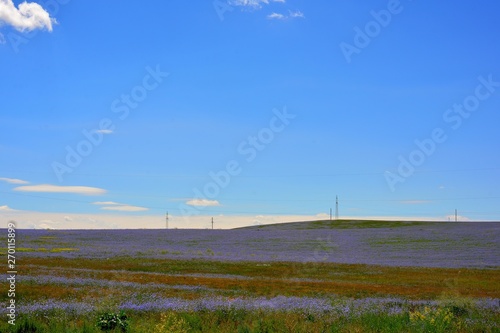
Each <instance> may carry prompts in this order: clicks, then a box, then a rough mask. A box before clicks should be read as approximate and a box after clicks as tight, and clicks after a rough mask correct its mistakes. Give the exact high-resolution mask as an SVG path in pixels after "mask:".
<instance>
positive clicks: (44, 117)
mask: <svg viewBox="0 0 500 333" xmlns="http://www.w3.org/2000/svg"><path fill="white" fill-rule="evenodd" d="M28 9H29V10H28ZM499 10H500V4H497V3H496V2H493V1H476V2H474V3H469V2H458V3H453V4H451V3H442V2H440V3H435V2H430V1H409V0H407V1H403V0H402V1H396V0H391V1H376V2H370V3H369V4H367V3H365V2H364V1H320V2H310V1H309V2H307V1H299V0H280V1H272V0H269V1H262V0H216V1H210V0H209V1H200V2H196V3H192V2H186V1H151V2H148V3H145V4H140V5H138V4H132V3H128V2H123V1H107V2H106V4H105V5H103V4H102V3H101V2H96V1H76V0H69V1H68V0H64V1H63V0H52V1H45V2H44V1H39V2H29V3H25V4H20V2H19V1H14V2H12V1H11V0H0V66H1V70H2V75H1V76H0V88H1V92H2V93H1V99H0V214H1V215H2V216H3V219H5V220H6V219H14V220H16V221H18V223H19V224H20V225H21V226H22V227H53V228H96V227H106V228H107V227H124V228H132V227H140V228H148V227H151V228H153V227H156V228H157V227H162V226H164V223H165V221H164V214H165V212H166V211H168V212H169V217H170V224H171V225H170V226H171V227H178V228H184V227H200V228H204V227H208V226H209V225H210V223H209V221H210V218H211V217H212V216H214V217H215V219H216V221H217V225H216V227H220V228H228V227H233V226H237V225H248V224H256V223H270V222H280V221H288V220H301V219H315V218H327V217H328V215H329V210H330V208H333V209H335V198H336V196H337V195H338V196H339V210H340V211H339V213H340V216H341V217H364V218H386V217H392V218H409V219H413V218H418V219H438V220H446V219H448V218H449V217H451V216H452V215H453V214H454V210H455V209H458V215H459V218H460V219H461V220H467V219H469V220H499V219H500V208H499V207H500V205H499V203H500V190H499V189H498V185H499V183H500V155H499V153H498V151H499V146H500V131H498V124H499V121H500V114H499V111H500V64H499V62H498V59H499V58H500V48H499V46H498V43H497V42H496V37H497V33H498V25H497V15H496V14H497V13H498V12H499ZM26 12H31V13H32V16H31V17H28V16H26V14H25V13H26ZM452 218H453V219H454V217H452Z"/></svg>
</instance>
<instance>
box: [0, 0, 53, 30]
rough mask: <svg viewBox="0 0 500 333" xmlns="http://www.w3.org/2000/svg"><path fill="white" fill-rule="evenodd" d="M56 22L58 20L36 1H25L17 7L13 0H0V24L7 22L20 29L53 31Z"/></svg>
mask: <svg viewBox="0 0 500 333" xmlns="http://www.w3.org/2000/svg"><path fill="white" fill-rule="evenodd" d="M56 23H57V21H56V20H55V19H54V18H51V17H50V15H49V13H48V12H47V11H46V10H45V9H44V8H43V7H42V6H40V5H39V4H37V3H35V2H26V1H24V2H22V3H20V4H19V7H17V8H16V6H15V5H14V2H13V1H12V0H0V25H2V24H7V25H10V26H12V27H13V28H14V29H16V30H18V31H32V30H35V29H47V30H48V31H52V24H56Z"/></svg>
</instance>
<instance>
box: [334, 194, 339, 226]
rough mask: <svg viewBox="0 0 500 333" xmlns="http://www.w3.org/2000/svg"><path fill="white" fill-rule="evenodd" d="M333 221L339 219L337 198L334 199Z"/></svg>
mask: <svg viewBox="0 0 500 333" xmlns="http://www.w3.org/2000/svg"><path fill="white" fill-rule="evenodd" d="M335 219H336V220H338V219H339V197H338V196H336V197H335Z"/></svg>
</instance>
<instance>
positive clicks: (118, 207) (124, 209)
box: [101, 205, 149, 212]
mask: <svg viewBox="0 0 500 333" xmlns="http://www.w3.org/2000/svg"><path fill="white" fill-rule="evenodd" d="M101 209H102V210H113V211H119V212H144V211H146V210H149V209H148V208H146V207H139V206H130V205H114V206H105V207H101Z"/></svg>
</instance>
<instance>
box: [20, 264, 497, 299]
mask: <svg viewBox="0 0 500 333" xmlns="http://www.w3.org/2000/svg"><path fill="white" fill-rule="evenodd" d="M75 268H78V269H75ZM19 270H20V271H22V272H23V274H24V275H26V276H32V277H36V276H39V275H44V274H51V275H56V276H64V277H66V278H81V277H83V276H87V277H88V276H92V277H93V278H94V279H99V280H106V281H116V282H119V283H123V282H130V283H138V284H145V285H147V284H158V285H171V286H176V285H186V286H193V287H206V288H209V289H212V290H216V291H217V292H220V293H223V292H224V291H237V292H241V293H244V294H246V295H251V296H268V297H270V296H276V295H286V296H299V297H302V296H308V297H313V296H329V295H330V296H331V295H342V296H349V297H357V298H358V297H359V298H361V297H371V296H373V297H377V296H388V295H389V296H403V297H405V298H409V299H436V298H439V297H442V296H445V295H454V294H458V295H462V296H464V297H473V298H500V269H483V270H481V269H441V268H411V267H384V266H373V265H350V264H332V263H293V262H273V263H256V262H219V261H207V260H165V259H144V258H140V259H137V258H127V257H126V258H113V259H107V260H102V259H68V258H52V257H51V258H38V257H33V258H25V259H23V263H22V265H20V267H19ZM35 281H36V280H35ZM35 285H36V284H35ZM35 285H34V284H31V285H30V286H29V290H30V291H29V298H30V299H33V298H37V297H43V296H44V295H46V290H45V289H44V288H48V286H45V287H43V288H34V287H35ZM23 289H24V288H23V287H22V285H21V286H20V296H22V295H23V294H24V293H25V292H27V291H25V290H23ZM35 289H37V290H38V291H35ZM56 294H57V293H56ZM183 294H184V295H183ZM51 295H54V293H53V291H52V292H51ZM167 295H168V296H173V295H177V296H183V297H188V298H192V297H193V295H192V293H190V292H189V293H188V292H186V291H184V292H173V291H171V290H170V291H168V292H167ZM167 295H166V296H167Z"/></svg>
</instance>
